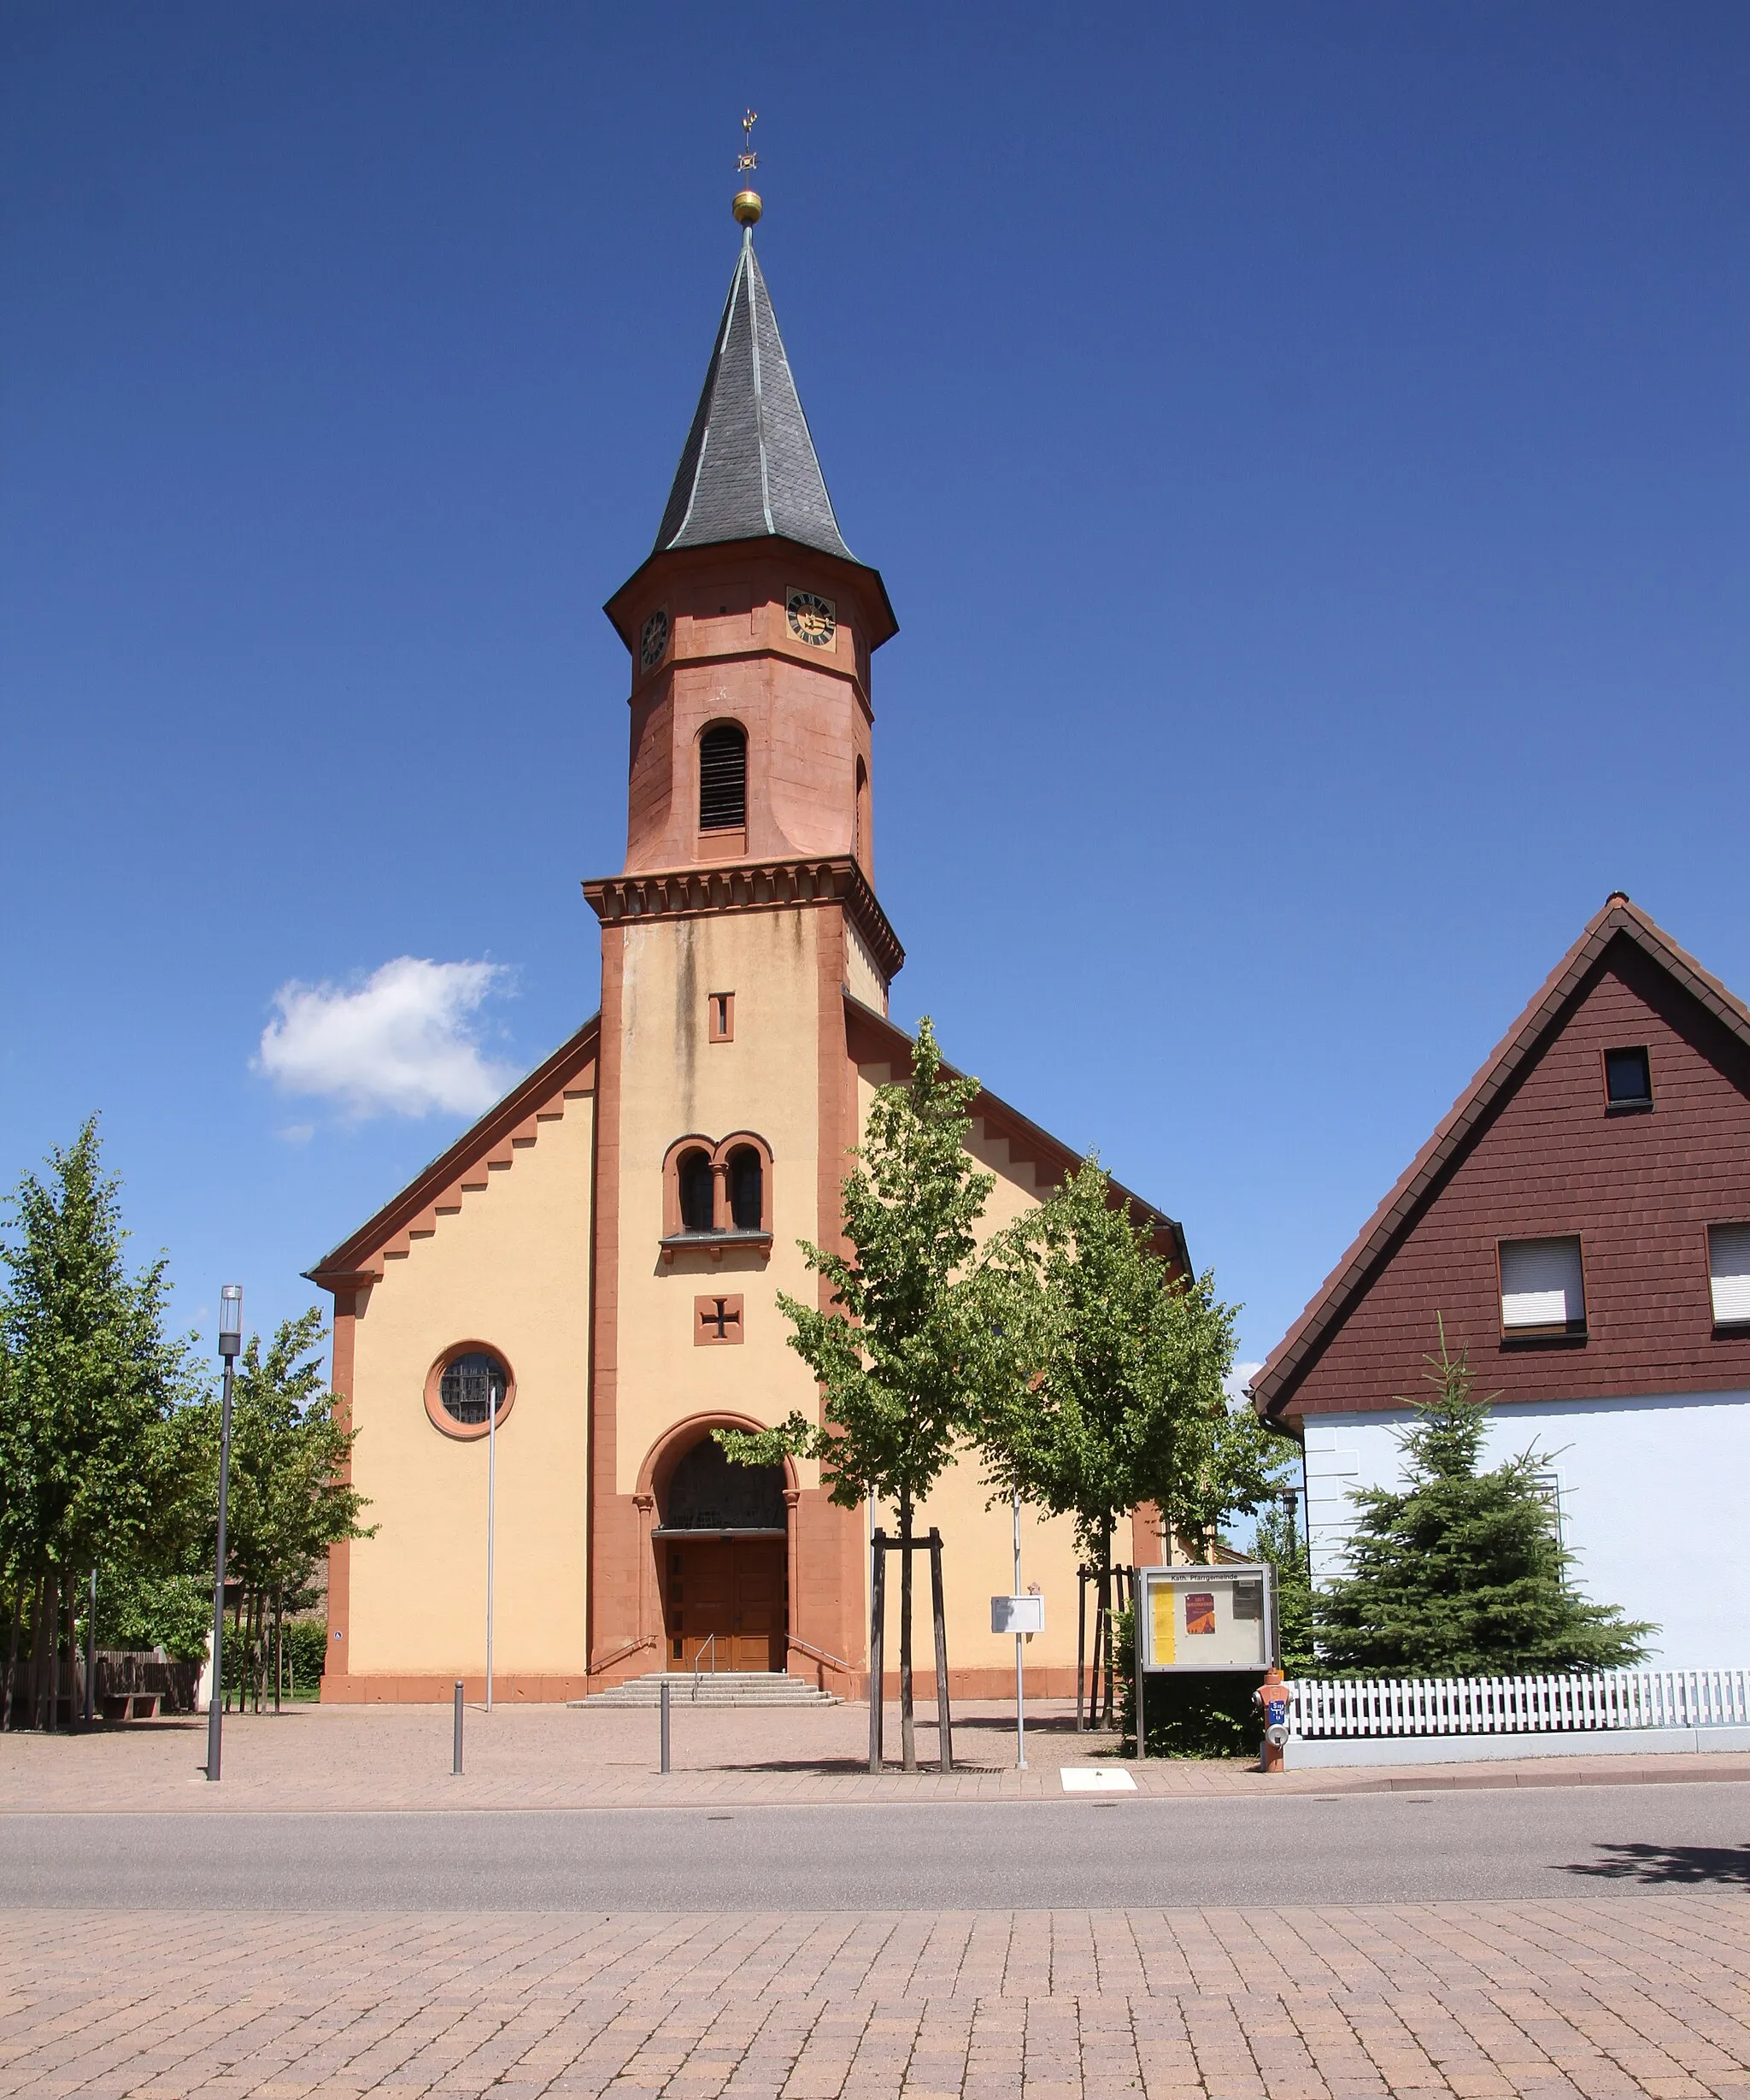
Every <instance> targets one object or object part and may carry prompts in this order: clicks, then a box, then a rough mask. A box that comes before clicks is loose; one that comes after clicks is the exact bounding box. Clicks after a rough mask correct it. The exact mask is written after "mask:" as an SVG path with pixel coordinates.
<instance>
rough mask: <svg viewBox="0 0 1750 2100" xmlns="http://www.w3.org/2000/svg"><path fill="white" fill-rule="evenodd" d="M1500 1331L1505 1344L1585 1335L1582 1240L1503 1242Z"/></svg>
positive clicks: (1584, 1280)
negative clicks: (1581, 1258)
mask: <svg viewBox="0 0 1750 2100" xmlns="http://www.w3.org/2000/svg"><path fill="white" fill-rule="evenodd" d="M1498 1252H1499V1256H1500V1331H1501V1336H1502V1338H1503V1339H1504V1340H1506V1341H1510V1342H1514V1341H1540V1340H1547V1339H1549V1338H1553V1337H1557V1336H1570V1335H1583V1334H1584V1333H1585V1332H1586V1278H1585V1272H1584V1269H1583V1265H1582V1263H1581V1260H1580V1242H1579V1238H1578V1237H1577V1236H1576V1237H1574V1238H1561V1239H1504V1240H1502V1241H1501V1242H1500V1247H1499V1250H1498Z"/></svg>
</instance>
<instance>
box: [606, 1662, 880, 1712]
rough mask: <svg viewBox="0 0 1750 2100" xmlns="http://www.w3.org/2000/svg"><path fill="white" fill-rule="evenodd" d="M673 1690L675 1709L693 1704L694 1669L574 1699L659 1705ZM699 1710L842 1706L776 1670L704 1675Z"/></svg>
mask: <svg viewBox="0 0 1750 2100" xmlns="http://www.w3.org/2000/svg"><path fill="white" fill-rule="evenodd" d="M665 1684H666V1685H668V1686H669V1687H670V1691H669V1698H670V1701H671V1703H672V1704H674V1705H675V1706H690V1705H692V1704H693V1684H694V1679H693V1674H692V1672H691V1671H690V1670H652V1671H651V1672H650V1674H649V1676H648V1677H629V1678H628V1679H626V1680H625V1683H624V1684H620V1685H614V1687H613V1688H612V1689H611V1690H610V1691H597V1692H593V1693H591V1695H590V1697H588V1698H587V1699H573V1700H572V1701H571V1702H570V1703H571V1704H572V1705H573V1706H659V1705H661V1702H662V1686H663V1685H665ZM698 1693H699V1697H698V1703H699V1704H700V1705H701V1706H839V1705H842V1704H843V1701H842V1700H841V1699H840V1698H839V1697H838V1696H837V1693H836V1692H831V1691H821V1690H820V1689H819V1686H818V1685H811V1684H809V1683H807V1680H806V1679H803V1678H800V1677H787V1676H785V1675H784V1674H783V1673H782V1672H780V1671H778V1670H716V1671H712V1670H701V1671H700V1673H699V1676H698Z"/></svg>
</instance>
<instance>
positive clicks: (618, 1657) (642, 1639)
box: [589, 1633, 656, 1677]
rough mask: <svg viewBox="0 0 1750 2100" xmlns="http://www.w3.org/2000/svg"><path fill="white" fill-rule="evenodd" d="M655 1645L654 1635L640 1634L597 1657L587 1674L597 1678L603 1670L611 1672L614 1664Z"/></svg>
mask: <svg viewBox="0 0 1750 2100" xmlns="http://www.w3.org/2000/svg"><path fill="white" fill-rule="evenodd" d="M655 1645H656V1636H655V1634H654V1633H640V1634H638V1635H637V1636H636V1637H635V1638H633V1639H631V1640H629V1641H622V1642H621V1643H620V1645H619V1647H618V1648H610V1649H609V1650H608V1653H607V1654H606V1655H605V1656H600V1657H598V1658H597V1660H596V1662H593V1663H592V1664H591V1665H590V1672H589V1674H590V1676H591V1677H599V1676H600V1675H601V1674H602V1671H603V1670H611V1669H612V1668H614V1664H615V1663H616V1662H625V1658H626V1657H627V1656H635V1655H637V1652H638V1650H639V1649H641V1648H654V1647H655Z"/></svg>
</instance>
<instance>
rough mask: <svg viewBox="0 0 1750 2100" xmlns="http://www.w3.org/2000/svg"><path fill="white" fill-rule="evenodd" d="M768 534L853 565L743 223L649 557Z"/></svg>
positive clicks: (749, 232)
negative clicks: (701, 382) (726, 291)
mask: <svg viewBox="0 0 1750 2100" xmlns="http://www.w3.org/2000/svg"><path fill="white" fill-rule="evenodd" d="M768 534H770V535H772V536H774V537H776V538H782V539H795V540H799V541H801V543H802V545H803V546H805V547H816V548H818V549H819V550H820V552H821V553H823V554H833V555H837V556H840V558H841V559H842V560H844V561H847V562H854V561H855V559H856V556H854V554H853V553H852V552H851V550H850V549H849V547H847V546H846V545H845V544H844V538H843V535H842V534H841V532H839V529H838V520H837V518H836V517H835V516H834V515H833V514H832V498H831V497H830V496H828V494H827V493H826V483H825V479H823V477H822V475H821V473H820V462H819V460H818V459H817V458H816V457H815V456H814V440H813V438H811V437H810V436H809V434H808V419H807V416H805V415H803V414H802V403H801V401H800V400H799V399H798V398H797V396H796V381H795V379H792V378H791V377H790V360H789V358H788V357H786V356H784V340H783V338H782V337H781V336H780V335H779V334H778V317H777V315H775V314H774V313H773V312H772V299H771V295H770V294H769V293H768V292H767V291H766V279H765V277H764V276H763V275H762V274H761V272H760V264H759V262H758V259H757V258H756V257H755V254H754V232H753V228H752V227H751V226H749V227H748V228H747V230H746V231H745V232H744V233H743V236H742V252H741V255H740V257H739V259H738V260H737V263H736V267H735V275H734V276H733V277H732V278H731V279H730V285H729V297H728V299H727V300H726V301H725V303H724V309H723V320H722V322H721V324H720V325H719V328H718V331H717V346H716V348H715V349H714V350H713V351H712V353H711V364H710V368H709V369H708V371H707V373H706V374H705V389H704V391H703V392H702V394H701V395H700V396H699V406H698V408H697V409H696V412H695V414H694V416H693V426H692V428H691V429H690V431H689V432H687V441H686V444H685V447H684V449H683V450H682V452H681V456H680V466H679V468H678V469H677V470H676V473H675V477H674V486H673V487H672V489H671V490H670V491H669V493H668V508H667V509H666V510H665V511H664V512H663V514H662V524H661V529H660V530H659V531H658V532H657V534H656V544H655V548H654V550H653V552H655V553H656V554H663V553H666V552H667V550H668V549H670V548H671V547H703V546H708V545H711V544H714V543H717V542H720V541H723V540H731V539H759V538H764V537H766V535H768Z"/></svg>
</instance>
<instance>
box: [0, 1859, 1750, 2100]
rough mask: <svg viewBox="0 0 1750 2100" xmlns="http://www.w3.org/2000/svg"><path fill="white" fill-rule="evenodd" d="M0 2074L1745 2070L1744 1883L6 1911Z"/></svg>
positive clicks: (805, 2086) (1544, 2079) (26, 2081)
mask: <svg viewBox="0 0 1750 2100" xmlns="http://www.w3.org/2000/svg"><path fill="white" fill-rule="evenodd" d="M0 1956H3V1974H4V1979H5V1982H4V1986H3V1991H0V2091H4V2092H5V2093H8V2094H14V2093H15V2094H20V2095H30V2096H38V2095H40V2096H50V2095H58V2094H62V2093H74V2092H77V2093H83V2094H91V2095H111V2094H114V2095H122V2094H126V2095H130V2096H140V2097H142V2100H144V2096H148V2095H152V2096H165V2097H166V2100H167V2097H168V2096H173V2095H180V2094H191V2093H199V2094H201V2095H203V2096H210V2097H211V2100H219V2097H220V2096H232V2095H235V2096H238V2097H239V2100H241V2096H244V2095H249V2096H252V2100H294V2097H295V2096H302V2095H305V2094H322V2095H336V2096H339V2095H350V2094H364V2093H370V2094H373V2095H377V2096H381V2097H382V2100H390V2097H391V2096H395V2097H396V2100H403V2097H404V2100H413V2097H414V2096H415V2095H425V2094H432V2095H434V2096H435V2095H442V2096H455V2097H456V2100H461V2097H462V2096H466V2095H486V2094H490V2095H491V2096H493V2097H494V2100H534V2097H535V2096H536V2095H542V2094H548V2095H553V2096H555V2100H557V2096H560V2095H563V2094H596V2093H609V2092H611V2093H615V2094H625V2095H628V2096H630V2095H631V2094H634V2093H640V2092H649V2093H665V2094H671V2095H675V2096H683V2095H684V2096H697V2097H698V2100H708V2097H709V2096H714V2095H716V2094H719V2093H724V2094H731V2095H738V2096H745V2097H746V2100H763V2097H766V2096H770V2097H771V2100H777V2097H778V2096H780V2095H781V2096H785V2097H786V2100H835V2097H836V2096H838V2095H844V2096H846V2097H847V2100H925V2096H928V2095H948V2094H952V2095H955V2096H965V2100H975V2097H976V2100H984V2097H986V2096H988V2100H1001V2097H1002V2096H1008V2095H1013V2094H1022V2095H1025V2096H1026V2100H1047V2097H1048V2096H1049V2100H1071V2097H1072V2096H1075V2097H1076V2100H1080V2097H1081V2096H1089V2100H1092V2097H1093V2096H1104V2095H1107V2094H1119V2093H1146V2094H1148V2095H1151V2096H1156V2097H1157V2100H1158V2097H1159V2096H1165V2095H1174V2096H1180V2095H1183V2096H1189V2095H1208V2096H1211V2097H1212V2100H1214V2097H1215V2096H1222V2097H1223V2100H1226V2097H1229V2096H1231V2097H1232V2100H1242V2097H1246V2096H1252V2095H1257V2096H1260V2097H1264V2096H1268V2100H1302V2097H1303V2096H1304V2097H1307V2100H1311V2097H1312V2096H1332V2097H1333V2100H1337V2097H1341V2100H1349V2097H1350V2096H1361V2095H1372V2094H1416V2095H1421V2094H1429V2095H1436V2094H1453V2095H1460V2096H1465V2100H1492V2096H1495V2095H1503V2096H1505V2095H1509V2094H1512V2095H1525V2096H1528V2097H1529V2096H1536V2100H1557V2096H1560V2097H1561V2100H1575V2097H1577V2100H1614V2096H1616V2095H1618V2094H1621V2095H1631V2094H1648V2095H1657V2096H1659V2100H1682V2097H1685V2096H1689V2095H1695V2096H1700V2095H1705V2094H1712V2095H1721V2096H1723V2095H1727V2094H1730V2095H1742V2094H1746V2093H1750V2070H1747V2068H1746V2067H1747V2066H1750V1988H1747V1976H1750V1900H1747V1899H1745V1898H1743V1897H1729V1896H1714V1895H1700V1894H1688V1893H1683V1894H1657V1895H1633V1896H1606V1897H1593V1898H1590V1899H1584V1900H1577V1901H1571V1902H1565V1903H1475V1904H1458V1903H1453V1904H1437V1905H1427V1906H1405V1907H1402V1908H1396V1909H1377V1908H1368V1909H1316V1910H1313V1909H1301V1910H1283V1911H1259V1910H1244V1911H1239V1910H1236V1911H1212V1910H1204V1911H1183V1912H1181V1911H1172V1910H1167V1911H1160V1910H1150V1911H1147V1912H1136V1911H1130V1912H1099V1911H1085V1910H1080V1911H1067V1912H1066V1911H1058V1912H1043V1913H1031V1914H1025V1913H1024V1914H1014V1913H1010V1912H1001V1911H997V1912H976V1913H967V1914H960V1915H942V1914H918V1913H900V1914H891V1913H889V1914H867V1913H863V1914H845V1913H831V1914H826V1915H790V1916H779V1915H752V1916H728V1915H697V1914H695V1915H674V1914H668V1915H649V1916H637V1917H617V1918H616V1917H603V1916H589V1915H567V1916H564V1917H555V1916H543V1915H517V1916H505V1915H479V1916H467V1917H457V1916H454V1915H449V1916H430V1917H397V1916H383V1915H375V1916H370V1917H365V1916H360V1915H329V1914H322V1913H302V1914H297V1915H277V1916H264V1915H259V1914H254V1913H249V1912H232V1913H227V1914H226V1915H223V1916H222V1917H220V1918H217V1919H212V1918H203V1917H200V1916H191V1915H185V1914H161V1913H146V1914H139V1913H135V1914H132V1915H115V1914H107V1915H89V1914H83V1913H73V1912H52V1913H51V1912H43V1911H36V1912H25V1913H13V1914H10V1915H7V1916H5V1917H4V1918H3V1919H0Z"/></svg>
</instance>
